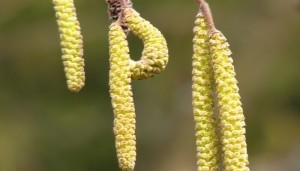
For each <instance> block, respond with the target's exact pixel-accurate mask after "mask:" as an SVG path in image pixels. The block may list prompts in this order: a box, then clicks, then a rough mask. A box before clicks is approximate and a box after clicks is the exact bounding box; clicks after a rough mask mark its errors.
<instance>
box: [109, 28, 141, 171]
mask: <svg viewBox="0 0 300 171" xmlns="http://www.w3.org/2000/svg"><path fill="white" fill-rule="evenodd" d="M109 53H110V72H109V86H110V96H111V98H112V106H113V109H114V116H115V120H114V129H113V130H114V134H115V138H116V150H117V157H118V160H119V166H120V168H121V169H122V170H123V171H132V170H133V169H134V165H135V160H136V141H135V140H136V137H135V109H134V103H133V98H132V91H131V85H130V83H131V73H130V65H129V63H130V56H129V48H128V43H127V40H126V35H125V33H124V32H123V30H122V27H121V26H120V25H119V24H118V23H117V22H114V23H112V24H111V26H110V28H109Z"/></svg>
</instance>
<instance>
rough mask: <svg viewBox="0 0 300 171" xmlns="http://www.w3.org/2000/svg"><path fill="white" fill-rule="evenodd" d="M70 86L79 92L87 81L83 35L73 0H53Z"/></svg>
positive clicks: (72, 89)
mask: <svg viewBox="0 0 300 171" xmlns="http://www.w3.org/2000/svg"><path fill="white" fill-rule="evenodd" d="M53 4H54V10H55V12H56V18H57V24H58V28H59V32H60V39H61V47H62V54H63V55H62V60H63V65H64V70H65V73H66V78H67V85H68V88H69V89H70V90H71V91H73V92H78V91H79V90H80V89H81V88H82V87H83V86H84V81H85V73H84V59H83V47H82V35H81V32H80V26H79V21H78V19H77V16H76V9H75V6H74V2H73V0H53Z"/></svg>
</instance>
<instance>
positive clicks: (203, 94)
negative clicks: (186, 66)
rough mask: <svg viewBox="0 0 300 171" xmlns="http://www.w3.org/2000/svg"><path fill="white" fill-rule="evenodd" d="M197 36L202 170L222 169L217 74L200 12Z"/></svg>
mask: <svg viewBox="0 0 300 171" xmlns="http://www.w3.org/2000/svg"><path fill="white" fill-rule="evenodd" d="M194 34H195V37H194V39H193V45H194V46H193V49H194V55H193V86H192V88H193V111H194V120H195V123H196V140H197V141H196V145H197V165H198V171H218V170H219V155H218V148H219V147H218V141H219V140H218V135H217V131H216V130H217V123H216V119H215V116H214V99H213V73H212V66H211V56H210V51H209V45H208V41H209V37H208V28H207V23H206V20H205V17H204V16H203V14H202V13H200V14H198V16H197V19H196V21H195V27H194Z"/></svg>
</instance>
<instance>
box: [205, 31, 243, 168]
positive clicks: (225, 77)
mask: <svg viewBox="0 0 300 171" xmlns="http://www.w3.org/2000/svg"><path fill="white" fill-rule="evenodd" d="M209 45H210V51H211V56H212V63H213V72H214V80H215V86H216V95H217V101H218V104H217V106H218V111H219V120H220V123H219V129H220V134H221V135H220V138H221V145H222V160H223V161H222V164H223V170H225V171H237V170H240V171H247V170H249V168H248V166H247V165H248V155H247V144H246V138H245V133H246V130H245V121H244V120H245V118H244V115H243V109H242V107H241V105H242V103H241V101H240V95H239V93H238V90H239V89H238V86H237V80H236V78H235V75H236V74H235V71H234V66H233V64H232V62H233V60H232V58H231V57H230V55H231V51H230V49H229V44H228V43H227V40H226V38H225V37H224V35H223V34H222V33H221V32H219V31H213V32H212V33H211V34H210V40H209Z"/></svg>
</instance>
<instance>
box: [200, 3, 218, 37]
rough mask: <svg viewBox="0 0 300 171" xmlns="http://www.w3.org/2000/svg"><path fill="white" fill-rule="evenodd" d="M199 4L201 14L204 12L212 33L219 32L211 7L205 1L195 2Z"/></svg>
mask: <svg viewBox="0 0 300 171" xmlns="http://www.w3.org/2000/svg"><path fill="white" fill-rule="evenodd" d="M195 1H196V2H197V3H198V4H199V10H200V11H199V13H200V12H202V13H203V15H204V17H205V18H206V20H207V26H208V28H209V30H210V32H211V33H214V32H217V29H216V27H215V23H214V20H213V16H212V13H211V10H210V7H209V5H208V3H207V2H205V0H195Z"/></svg>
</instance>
